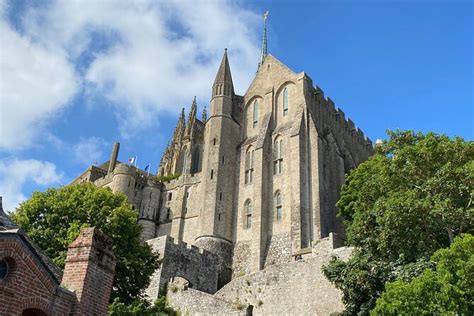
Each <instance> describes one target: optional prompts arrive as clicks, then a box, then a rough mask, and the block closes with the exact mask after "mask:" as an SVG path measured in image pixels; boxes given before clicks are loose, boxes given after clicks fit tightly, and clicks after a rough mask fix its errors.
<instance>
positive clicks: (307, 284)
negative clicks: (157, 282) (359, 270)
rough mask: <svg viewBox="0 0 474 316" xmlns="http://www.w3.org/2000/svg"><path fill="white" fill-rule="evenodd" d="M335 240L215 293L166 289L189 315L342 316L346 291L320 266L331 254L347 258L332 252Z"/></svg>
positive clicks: (343, 253)
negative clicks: (332, 315)
mask: <svg viewBox="0 0 474 316" xmlns="http://www.w3.org/2000/svg"><path fill="white" fill-rule="evenodd" d="M334 242H335V241H334V240H333V236H332V235H331V236H330V237H328V238H324V239H322V240H320V241H319V242H317V243H316V244H315V245H314V247H313V251H312V253H311V252H310V253H308V254H307V255H305V256H303V259H301V260H298V261H291V262H287V263H284V264H275V265H271V266H268V267H267V268H265V269H264V270H261V271H259V272H256V273H252V274H249V275H244V276H240V277H237V278H235V279H233V280H232V281H231V282H230V283H228V284H227V285H225V286H224V287H223V288H222V289H220V290H219V291H218V292H217V293H215V294H214V295H209V294H206V293H201V292H199V291H194V290H191V289H186V287H185V286H184V287H182V286H181V287H180V286H179V285H176V284H174V285H172V286H171V287H170V288H168V299H169V302H170V304H171V306H172V307H173V308H175V309H178V310H180V311H181V312H184V313H186V314H189V315H204V314H206V315H209V314H214V315H223V314H233V313H237V314H238V313H243V312H245V311H247V310H248V309H249V308H250V309H252V312H253V315H330V314H331V313H335V312H341V311H342V310H343V309H344V305H343V304H342V293H341V292H340V291H339V290H337V289H336V288H335V287H334V286H333V285H332V284H331V283H330V282H329V281H328V280H327V279H326V278H325V277H324V275H323V273H322V271H321V268H322V266H323V265H325V264H327V263H328V262H329V260H330V259H331V257H332V256H337V257H340V258H341V259H343V260H347V259H348V258H349V256H350V254H351V252H352V249H351V248H347V247H341V248H337V249H332V247H333V244H334Z"/></svg>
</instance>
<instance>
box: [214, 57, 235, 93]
mask: <svg viewBox="0 0 474 316" xmlns="http://www.w3.org/2000/svg"><path fill="white" fill-rule="evenodd" d="M232 95H234V84H233V82H232V75H231V73H230V66H229V60H228V58H227V48H226V49H225V50H224V56H223V57H222V61H221V65H220V66H219V70H218V71H217V75H216V79H215V80H214V84H213V86H212V97H215V96H228V97H231V96H232Z"/></svg>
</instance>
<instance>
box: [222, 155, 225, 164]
mask: <svg viewBox="0 0 474 316" xmlns="http://www.w3.org/2000/svg"><path fill="white" fill-rule="evenodd" d="M222 164H225V156H222Z"/></svg>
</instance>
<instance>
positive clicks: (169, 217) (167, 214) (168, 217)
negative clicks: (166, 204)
mask: <svg viewBox="0 0 474 316" xmlns="http://www.w3.org/2000/svg"><path fill="white" fill-rule="evenodd" d="M166 219H167V220H170V219H171V210H170V209H168V210H167V211H166Z"/></svg>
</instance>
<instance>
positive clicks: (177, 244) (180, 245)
mask: <svg viewBox="0 0 474 316" xmlns="http://www.w3.org/2000/svg"><path fill="white" fill-rule="evenodd" d="M159 238H166V243H167V246H169V247H173V248H174V249H175V250H176V251H182V252H188V253H189V255H191V256H199V255H201V256H208V257H214V258H213V259H216V260H217V255H215V254H213V253H211V252H210V251H208V250H206V249H203V248H201V247H197V246H195V245H191V244H188V243H187V242H184V241H179V240H176V239H175V238H173V237H171V236H162V237H159Z"/></svg>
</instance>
